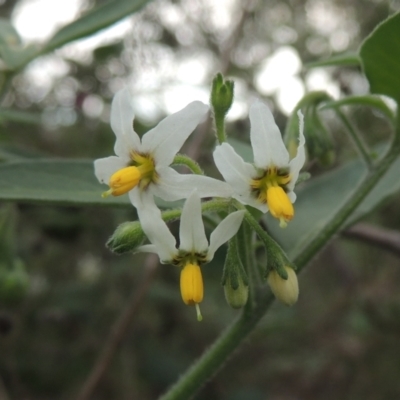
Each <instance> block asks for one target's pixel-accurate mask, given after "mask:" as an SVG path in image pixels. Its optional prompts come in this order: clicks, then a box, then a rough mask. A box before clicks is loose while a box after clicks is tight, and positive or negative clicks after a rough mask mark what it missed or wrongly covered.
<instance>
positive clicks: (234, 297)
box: [224, 278, 249, 308]
mask: <svg viewBox="0 0 400 400" xmlns="http://www.w3.org/2000/svg"><path fill="white" fill-rule="evenodd" d="M233 286H234V285H232V282H231V280H230V279H229V278H228V279H227V280H226V282H225V285H224V293H225V299H226V302H227V303H228V304H229V305H230V306H231V307H232V308H242V307H243V306H245V305H246V303H247V299H248V298H249V286H248V285H246V284H245V283H244V281H243V279H241V278H240V279H238V281H237V287H236V289H234V288H233Z"/></svg>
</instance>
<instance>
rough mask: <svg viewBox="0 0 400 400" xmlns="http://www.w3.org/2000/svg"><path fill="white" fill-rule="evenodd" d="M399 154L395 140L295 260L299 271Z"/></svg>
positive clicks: (336, 229) (343, 222)
mask: <svg viewBox="0 0 400 400" xmlns="http://www.w3.org/2000/svg"><path fill="white" fill-rule="evenodd" d="M399 153H400V140H395V142H394V143H393V145H392V147H391V149H390V150H389V151H388V153H387V154H386V156H385V157H384V158H383V159H382V160H381V161H380V162H379V164H378V165H377V166H376V167H375V168H374V169H373V170H371V171H370V172H369V174H368V175H367V176H366V177H365V178H364V180H363V181H362V183H361V184H360V185H359V186H358V188H357V189H356V190H355V192H354V193H353V195H352V196H351V198H350V200H349V201H348V202H347V203H346V204H345V205H344V206H343V207H342V208H341V209H339V211H338V212H337V213H336V215H334V217H333V218H332V219H331V220H330V222H328V224H327V225H325V227H324V228H323V229H322V230H321V231H320V232H316V234H315V236H314V238H312V239H311V240H310V242H309V243H308V245H307V246H306V248H305V249H304V250H303V251H302V253H301V254H300V255H298V256H297V257H296V258H295V260H294V263H295V264H296V265H297V267H298V268H299V269H301V268H303V267H304V266H305V265H306V264H307V263H308V262H309V261H310V260H311V259H312V258H313V257H314V256H315V255H316V254H317V253H318V252H319V251H320V250H321V249H322V247H323V246H325V244H326V243H327V242H328V241H329V240H330V239H331V238H332V236H333V235H334V234H335V233H337V232H338V231H339V230H340V228H342V227H343V226H344V224H345V222H346V220H347V219H348V217H349V216H350V215H351V214H352V213H353V211H355V210H356V208H357V207H358V206H359V205H360V204H361V202H362V201H363V200H364V199H365V197H366V196H367V195H368V194H369V193H370V192H371V190H372V189H373V188H374V187H375V185H376V184H377V183H378V181H379V180H380V178H381V177H382V176H383V175H384V174H385V173H386V171H387V170H388V169H389V167H390V166H391V165H392V164H393V162H394V161H395V160H396V159H397V157H398V155H399Z"/></svg>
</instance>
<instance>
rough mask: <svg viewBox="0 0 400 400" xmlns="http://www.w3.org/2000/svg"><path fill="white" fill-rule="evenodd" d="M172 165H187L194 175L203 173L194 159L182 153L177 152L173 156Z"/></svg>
mask: <svg viewBox="0 0 400 400" xmlns="http://www.w3.org/2000/svg"><path fill="white" fill-rule="evenodd" d="M172 165H185V166H186V167H188V168H189V169H190V170H191V171H192V172H193V173H194V174H196V175H204V172H203V170H202V169H201V168H200V165H199V164H198V163H197V162H196V161H194V160H193V159H192V158H190V157H188V156H185V155H183V154H177V155H176V156H175V157H174V161H173V162H172Z"/></svg>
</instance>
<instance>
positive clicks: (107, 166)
mask: <svg viewBox="0 0 400 400" xmlns="http://www.w3.org/2000/svg"><path fill="white" fill-rule="evenodd" d="M124 167H126V163H125V162H124V160H123V159H121V158H119V157H116V156H111V157H106V158H99V159H98V160H95V161H94V173H95V175H96V178H97V179H98V180H99V182H100V183H106V184H107V185H108V182H109V181H110V178H111V175H112V174H113V173H114V172H117V171H118V170H120V169H121V168H124Z"/></svg>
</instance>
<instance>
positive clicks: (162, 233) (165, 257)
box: [130, 191, 177, 262]
mask: <svg viewBox="0 0 400 400" xmlns="http://www.w3.org/2000/svg"><path fill="white" fill-rule="evenodd" d="M131 192H132V193H133V192H134V191H131ZM138 192H139V191H135V194H134V195H135V196H136V203H137V206H136V207H137V213H138V216H139V220H140V223H141V225H142V229H143V231H144V233H145V234H146V236H147V238H148V239H149V240H150V242H151V243H152V244H154V245H155V246H156V249H157V253H158V256H159V257H160V260H161V261H163V262H168V261H171V260H172V259H173V258H174V256H175V255H176V253H177V251H176V240H175V238H174V235H172V233H171V232H170V230H169V229H168V226H167V224H166V223H165V222H164V221H163V219H162V218H161V211H160V210H159V209H158V207H157V206H156V205H155V203H154V200H153V196H152V195H151V194H148V193H145V192H143V193H139V194H138ZM130 197H132V195H131V193H130Z"/></svg>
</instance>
